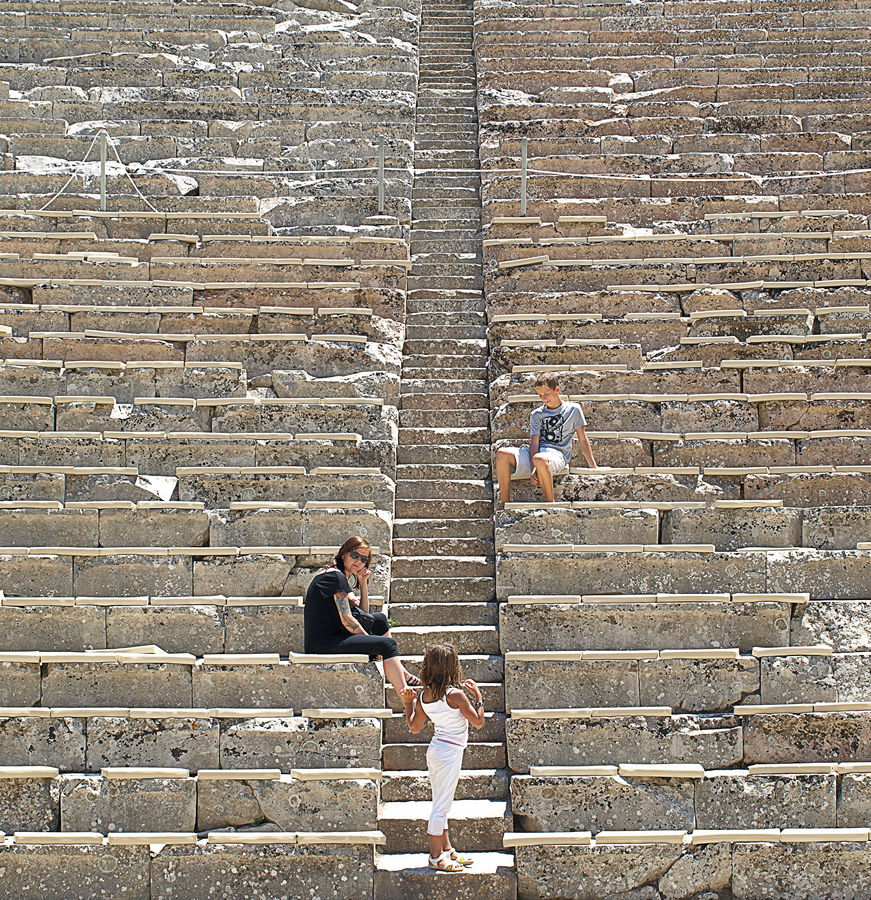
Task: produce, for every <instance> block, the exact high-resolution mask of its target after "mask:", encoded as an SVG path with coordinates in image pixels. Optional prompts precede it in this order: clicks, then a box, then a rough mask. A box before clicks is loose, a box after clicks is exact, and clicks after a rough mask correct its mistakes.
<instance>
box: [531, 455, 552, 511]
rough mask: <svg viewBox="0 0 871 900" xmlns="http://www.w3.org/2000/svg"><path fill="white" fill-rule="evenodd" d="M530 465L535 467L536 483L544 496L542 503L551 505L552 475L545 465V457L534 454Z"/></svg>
mask: <svg viewBox="0 0 871 900" xmlns="http://www.w3.org/2000/svg"><path fill="white" fill-rule="evenodd" d="M532 464H533V465H534V466H535V474H536V475H537V476H538V483H539V484H540V485H541V491H542V493H543V494H544V502H545V503H553V475H552V474H551V471H550V466H549V465H548V463H547V457H546V456H545V455H544V454H543V453H536V454H535V456H533V457H532Z"/></svg>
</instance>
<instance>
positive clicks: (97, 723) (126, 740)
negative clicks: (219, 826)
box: [51, 716, 219, 772]
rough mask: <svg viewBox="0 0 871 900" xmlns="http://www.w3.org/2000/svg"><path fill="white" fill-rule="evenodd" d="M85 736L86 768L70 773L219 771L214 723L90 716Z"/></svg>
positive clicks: (203, 720)
mask: <svg viewBox="0 0 871 900" xmlns="http://www.w3.org/2000/svg"><path fill="white" fill-rule="evenodd" d="M51 721H52V722H54V721H55V720H54V719H52V720H51ZM87 734H88V753H87V766H86V768H85V769H82V768H79V769H73V770H72V771H91V772H93V771H99V770H100V769H101V768H103V767H104V766H169V767H173V766H181V767H183V768H186V769H188V770H190V771H191V772H195V771H196V770H197V769H215V768H218V759H219V753H218V749H219V725H218V721H217V720H216V719H200V718H194V717H190V718H184V719H175V718H173V719H133V718H118V717H114V716H93V717H91V718H89V719H87Z"/></svg>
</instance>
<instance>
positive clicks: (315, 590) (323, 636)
mask: <svg viewBox="0 0 871 900" xmlns="http://www.w3.org/2000/svg"><path fill="white" fill-rule="evenodd" d="M350 590H351V586H350V585H349V584H348V579H347V578H346V577H345V573H344V572H340V571H339V570H338V569H328V570H327V571H326V572H321V573H320V574H319V575H316V576H315V577H314V578H313V579H312V582H311V584H310V585H309V586H308V590H307V591H306V593H305V609H304V615H303V624H304V628H305V652H306V653H317V652H318V648H319V647H320V646H322V645H323V644H324V643H330V642H333V641H335V640H336V638H343V637H347V636H348V631H347V629H346V628H345V626H344V625H342V620H341V619H340V618H339V610H338V609H337V608H336V601H335V600H334V599H333V596H334V595H335V594H347V593H349V592H350Z"/></svg>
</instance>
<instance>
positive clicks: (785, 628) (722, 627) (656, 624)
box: [499, 602, 790, 653]
mask: <svg viewBox="0 0 871 900" xmlns="http://www.w3.org/2000/svg"><path fill="white" fill-rule="evenodd" d="M499 621H500V627H499V634H500V642H501V645H502V648H503V650H622V649H624V648H626V647H632V648H634V649H637V650H646V649H653V650H659V649H661V645H662V643H663V641H662V638H661V635H662V634H667V635H668V644H669V645H670V647H672V648H675V649H683V648H697V647H700V646H701V647H716V646H725V647H738V648H740V649H741V651H742V652H746V653H749V652H750V650H752V648H753V647H757V646H766V645H767V646H781V645H782V642H783V641H784V640H785V639H788V635H789V625H790V618H789V605H788V604H784V603H767V602H766V603H734V604H733V603H716V604H714V603H656V604H649V603H635V604H633V603H620V604H610V603H609V604H607V605H605V606H602V607H599V606H594V605H592V604H591V605H589V606H586V605H584V604H581V605H574V606H543V607H542V606H528V607H522V606H513V605H512V606H509V605H508V604H501V605H500V607H499Z"/></svg>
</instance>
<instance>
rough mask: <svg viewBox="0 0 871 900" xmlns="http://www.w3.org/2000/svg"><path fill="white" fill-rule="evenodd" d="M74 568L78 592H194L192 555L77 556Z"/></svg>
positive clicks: (116, 594) (85, 594) (166, 594)
mask: <svg viewBox="0 0 871 900" xmlns="http://www.w3.org/2000/svg"><path fill="white" fill-rule="evenodd" d="M74 569H75V593H76V595H78V596H83V597H119V596H131V597H141V596H156V597H186V596H190V595H191V594H192V593H193V583H192V569H193V565H192V559H191V557H189V556H133V555H130V554H120V553H119V554H118V555H117V556H99V557H97V556H77V557H75V567H74ZM70 593H72V591H71V592H70Z"/></svg>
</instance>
